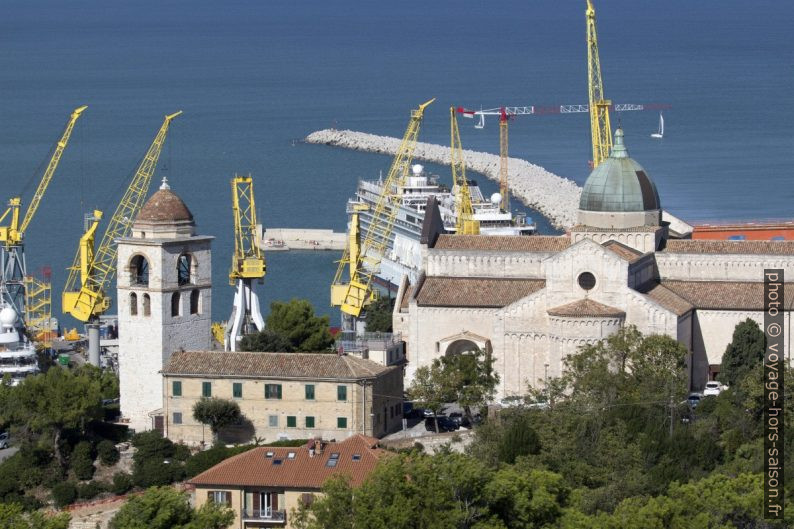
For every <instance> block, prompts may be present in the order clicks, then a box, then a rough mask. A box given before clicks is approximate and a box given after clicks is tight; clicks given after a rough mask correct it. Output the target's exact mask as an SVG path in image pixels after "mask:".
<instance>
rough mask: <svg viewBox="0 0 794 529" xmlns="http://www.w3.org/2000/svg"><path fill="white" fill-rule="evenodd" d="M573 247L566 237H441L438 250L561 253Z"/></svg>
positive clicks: (436, 246)
mask: <svg viewBox="0 0 794 529" xmlns="http://www.w3.org/2000/svg"><path fill="white" fill-rule="evenodd" d="M570 245H571V239H570V238H568V237H566V236H564V235H504V236H502V235H499V236H489V235H440V236H439V237H438V241H436V245H435V246H434V247H433V248H434V249H436V250H480V251H496V252H561V251H563V250H565V249H566V248H568V247H569V246H570Z"/></svg>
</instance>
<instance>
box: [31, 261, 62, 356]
mask: <svg viewBox="0 0 794 529" xmlns="http://www.w3.org/2000/svg"><path fill="white" fill-rule="evenodd" d="M25 327H26V328H27V330H28V332H29V333H30V334H31V336H32V337H33V340H34V341H36V342H39V343H41V344H42V345H43V346H44V347H51V346H52V339H53V337H54V333H55V331H56V329H53V326H52V283H51V281H50V274H49V272H48V271H45V272H44V274H43V277H42V278H41V279H39V278H37V277H34V276H32V275H29V276H25Z"/></svg>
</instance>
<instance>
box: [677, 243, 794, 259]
mask: <svg viewBox="0 0 794 529" xmlns="http://www.w3.org/2000/svg"><path fill="white" fill-rule="evenodd" d="M662 251H663V252H665V253H707V254H750V255H794V241H705V240H689V239H680V240H676V239H672V240H669V241H667V246H665V248H664V250H662Z"/></svg>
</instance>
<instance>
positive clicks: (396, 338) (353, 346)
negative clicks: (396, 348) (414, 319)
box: [336, 331, 402, 352]
mask: <svg viewBox="0 0 794 529" xmlns="http://www.w3.org/2000/svg"><path fill="white" fill-rule="evenodd" d="M400 340H402V335H401V334H400V333H391V332H365V333H361V334H356V333H355V332H354V331H341V332H339V333H338V334H337V335H336V348H337V350H339V348H340V346H341V348H342V350H344V351H349V352H353V351H361V350H364V349H369V350H370V351H385V350H386V349H388V348H389V347H392V346H393V345H396V344H397V343H399V342H400Z"/></svg>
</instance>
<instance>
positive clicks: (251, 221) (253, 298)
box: [224, 175, 266, 351]
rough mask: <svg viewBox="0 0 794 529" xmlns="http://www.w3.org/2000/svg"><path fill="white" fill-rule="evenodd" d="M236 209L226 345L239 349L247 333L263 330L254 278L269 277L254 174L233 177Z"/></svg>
mask: <svg viewBox="0 0 794 529" xmlns="http://www.w3.org/2000/svg"><path fill="white" fill-rule="evenodd" d="M231 183H232V212H233V214H234V256H233V258H232V268H231V271H230V272H229V284H231V285H232V286H235V285H236V286H237V292H236V294H235V296H234V308H233V309H232V315H231V317H230V318H229V320H228V323H227V324H226V331H225V334H224V349H225V350H227V351H236V350H237V347H238V345H239V341H240V339H242V337H243V336H244V335H246V334H252V333H254V332H257V331H262V330H264V328H265V321H264V319H263V318H262V313H261V311H260V310H259V296H257V294H256V292H254V289H253V281H254V280H258V281H262V278H263V277H265V271H266V265H265V256H264V254H263V252H262V249H261V248H260V246H259V233H258V228H257V224H256V202H255V200H254V181H253V179H252V178H251V175H248V176H237V175H235V176H234V178H232V181H231Z"/></svg>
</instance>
